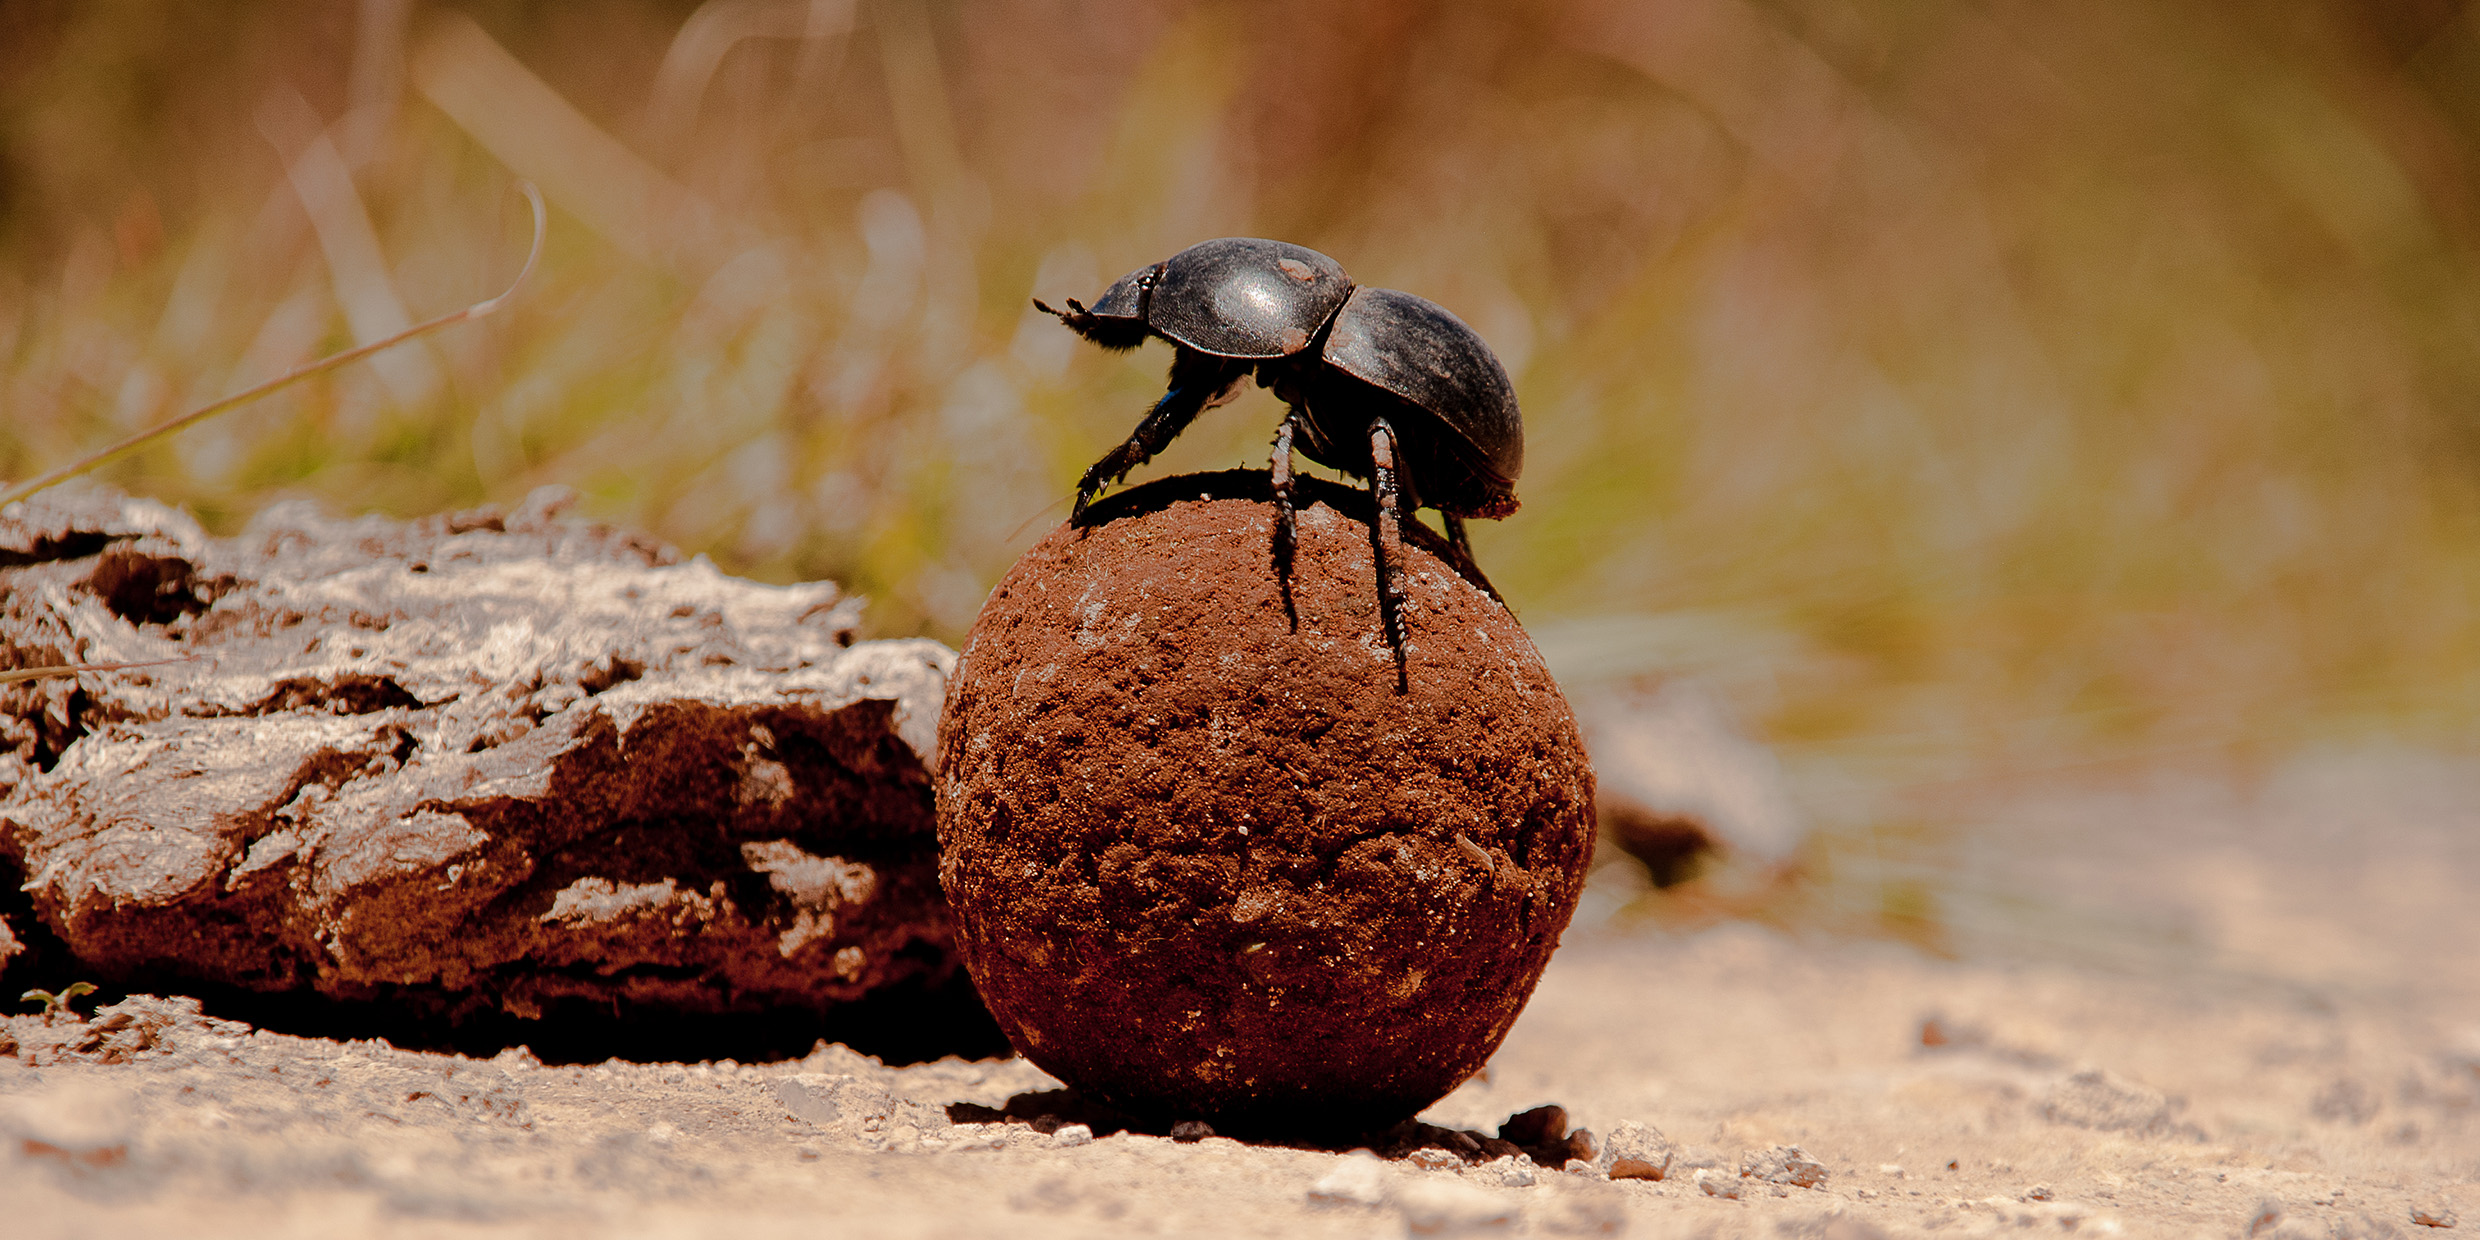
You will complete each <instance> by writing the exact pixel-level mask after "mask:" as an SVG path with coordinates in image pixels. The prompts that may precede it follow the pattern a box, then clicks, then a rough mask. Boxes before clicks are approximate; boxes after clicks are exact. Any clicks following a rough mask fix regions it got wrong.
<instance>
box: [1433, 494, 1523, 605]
mask: <svg viewBox="0 0 2480 1240" xmlns="http://www.w3.org/2000/svg"><path fill="white" fill-rule="evenodd" d="M1438 515H1439V516H1441V517H1444V518H1446V521H1447V546H1448V547H1449V548H1451V549H1453V550H1454V552H1455V557H1456V559H1457V560H1458V561H1459V563H1458V564H1457V565H1456V567H1457V568H1458V569H1460V570H1461V571H1462V572H1463V574H1464V576H1465V578H1466V579H1467V580H1469V581H1471V582H1472V583H1473V584H1474V585H1477V586H1479V587H1481V592H1482V593H1484V594H1487V595H1489V596H1490V598H1491V599H1493V600H1494V601H1496V602H1497V603H1498V605H1499V606H1501V607H1504V606H1506V605H1507V600H1506V599H1504V598H1500V597H1499V594H1498V587H1497V586H1494V585H1491V584H1490V578H1489V575H1488V574H1487V573H1484V572H1482V571H1481V562H1480V561H1479V560H1476V559H1474V558H1473V553H1472V542H1471V541H1470V540H1469V539H1467V538H1466V537H1465V536H1464V518H1462V517H1459V516H1457V515H1455V514H1454V513H1451V512H1447V511H1445V510H1443V509H1441V510H1440V511H1439V514H1438Z"/></svg>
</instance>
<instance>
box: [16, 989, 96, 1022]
mask: <svg viewBox="0 0 2480 1240" xmlns="http://www.w3.org/2000/svg"><path fill="white" fill-rule="evenodd" d="M93 993H95V984H94V983H93V982H71V983H69V984H68V985H66V986H63V987H61V988H60V992H59V993H58V994H54V993H53V992H51V991H48V990H29V991H27V992H26V993H24V994H22V995H19V996H17V1001H18V1002H20V1003H40V1004H42V1005H43V1017H44V1019H46V1020H49V1019H51V1018H52V1017H54V1016H57V1015H59V1014H60V1013H62V1012H67V1013H69V1014H70V1015H72V1016H75V1015H77V1009H75V1008H73V1007H70V1006H69V1005H70V1004H72V1003H75V1002H77V1001H78V1000H80V999H83V998H85V997H86V996H88V995H91V994H93Z"/></svg>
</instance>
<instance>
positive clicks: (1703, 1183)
mask: <svg viewBox="0 0 2480 1240" xmlns="http://www.w3.org/2000/svg"><path fill="white" fill-rule="evenodd" d="M1696 1186H1697V1187H1698V1188H1699V1189H1702V1190H1704V1193H1705V1195H1706V1196H1708V1197H1722V1198H1727V1199H1729V1200H1732V1201H1737V1200H1739V1191H1740V1183H1739V1177H1738V1176H1735V1175H1724V1174H1722V1173H1721V1172H1718V1171H1705V1170H1701V1169H1700V1170H1699V1171H1698V1172H1697V1173H1696Z"/></svg>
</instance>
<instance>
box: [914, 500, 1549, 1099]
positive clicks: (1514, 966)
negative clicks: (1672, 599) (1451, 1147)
mask: <svg viewBox="0 0 2480 1240" xmlns="http://www.w3.org/2000/svg"><path fill="white" fill-rule="evenodd" d="M1303 481H1304V483H1306V484H1308V485H1305V486H1304V488H1303V490H1302V493H1301V496H1302V501H1303V503H1304V507H1303V508H1302V509H1301V512H1300V544H1299V551H1298V553H1297V555H1296V557H1295V559H1294V563H1293V568H1292V573H1291V583H1292V589H1291V599H1292V611H1293V612H1294V613H1295V614H1296V615H1297V617H1298V623H1297V627H1295V625H1294V623H1293V622H1292V620H1291V619H1289V618H1288V617H1287V614H1286V607H1285V600H1284V594H1283V591H1282V589H1281V587H1280V585H1279V583H1278V581H1277V578H1276V576H1275V573H1274V569H1273V565H1272V559H1271V554H1270V546H1271V539H1272V528H1273V521H1274V508H1273V506H1272V504H1271V503H1270V502H1269V497H1268V489H1267V478H1266V475H1265V474H1263V473H1257V472H1247V471H1234V472H1231V473H1226V474H1215V475H1205V476H1187V477H1179V478H1170V479H1165V480H1163V481H1161V482H1157V483H1153V484H1150V485H1148V486H1144V487H1140V488H1137V489H1135V490H1131V491H1127V492H1123V493H1121V494H1120V495H1117V496H1114V497H1112V498H1111V499H1109V500H1107V501H1105V502H1104V503H1102V504H1100V505H1097V506H1096V508H1095V510H1094V512H1093V514H1092V515H1093V517H1094V518H1095V520H1094V521H1092V522H1089V523H1088V525H1087V526H1086V527H1084V528H1081V529H1077V528H1067V527H1062V528H1061V529H1059V530H1057V531H1055V532H1053V533H1052V534H1051V535H1050V536H1049V537H1048V538H1046V539H1044V540H1043V541H1042V542H1041V543H1040V544H1039V545H1037V546H1035V547H1034V548H1033V550H1032V551H1030V552H1028V553H1026V555H1025V557H1024V558H1023V559H1022V560H1020V561H1018V562H1017V564H1016V566H1015V568H1014V569H1012V570H1011V571H1010V572H1009V573H1008V575H1007V578H1006V579H1005V580H1004V581H1002V582H1000V584H999V587H998V588H997V589H996V590H995V591H993V592H992V594H991V597H990V601H989V602H988V603H987V604H986V605H985V606H984V607H983V609H982V613H981V616H980V618H979V619H977V620H976V621H975V622H974V626H973V631H972V634H971V635H970V636H969V637H968V638H967V640H966V643H965V648H964V654H963V659H962V663H961V665H960V666H959V668H958V670H957V673H956V679H955V681H954V682H953V683H952V685H951V686H950V688H949V692H948V698H947V704H946V712H945V714H944V716H943V717H942V718H941V721H940V727H939V740H940V748H941V753H942V755H943V773H942V774H941V776H940V780H941V784H940V795H939V838H940V878H941V881H942V883H943V884H944V886H945V887H946V890H947V895H948V900H949V903H950V905H951V907H952V909H953V912H954V914H955V917H956V922H957V928H958V933H959V937H960V940H961V946H962V948H963V951H964V955H965V960H966V964H967V967H968V968H970V969H971V970H972V972H973V977H974V980H975V982H976V984H977V985H978V986H979V987H980V989H981V992H982V996H983V998H984V999H985V1000H986V1001H987V1002H988V1003H989V1005H990V1009H991V1011H992V1013H993V1014H994V1015H996V1016H997V1017H998V1019H999V1022H1000V1024H1001V1026H1002V1027H1004V1028H1005V1029H1006V1030H1007V1031H1008V1035H1009V1037H1010V1038H1011V1039H1012V1040H1013V1041H1014V1043H1015V1045H1016V1047H1017V1049H1018V1050H1019V1051H1021V1052H1023V1054H1024V1055H1025V1056H1026V1058H1028V1059H1030V1060H1032V1061H1033V1062H1034V1063H1036V1064H1039V1065H1041V1066H1042V1067H1043V1068H1044V1069H1045V1070H1047V1071H1049V1072H1051V1073H1053V1074H1054V1075H1056V1076H1058V1077H1059V1078H1060V1079H1062V1080H1064V1081H1066V1082H1068V1083H1069V1084H1070V1085H1073V1086H1075V1087H1076V1088H1077V1089H1079V1090H1081V1091H1083V1092H1085V1093H1086V1094H1088V1095H1090V1096H1093V1097H1096V1098H1099V1099H1101V1100H1103V1101H1106V1102H1108V1103H1110V1104H1112V1105H1115V1106H1118V1107H1121V1108H1123V1109H1126V1110H1129V1111H1132V1112H1135V1113H1137V1114H1139V1115H1144V1116H1152V1117H1156V1118H1158V1119H1184V1118H1203V1119H1206V1120H1209V1121H1210V1122H1212V1123H1213V1125H1214V1127H1215V1128H1216V1129H1218V1130H1220V1131H1223V1132H1240V1133H1265V1134H1286V1133H1290V1134H1303V1135H1307V1134H1314V1133H1318V1132H1327V1133H1341V1132H1352V1131H1368V1130H1371V1129H1375V1128H1379V1127H1383V1126H1385V1125H1387V1124H1390V1123H1393V1122H1395V1121H1397V1120H1400V1119H1403V1118H1405V1117H1407V1116H1409V1115H1411V1114H1413V1113H1414V1112H1416V1111H1418V1110H1419V1109H1420V1108H1422V1107H1424V1106H1427V1105H1428V1104H1429V1103H1431V1102H1433V1101H1435V1100H1436V1099H1438V1098H1439V1097H1440V1096H1441V1095H1443V1094H1445V1093H1446V1092H1447V1091H1448V1090H1450V1089H1452V1088H1454V1087H1455V1086H1456V1084H1457V1083H1458V1082H1460V1081H1462V1080H1463V1079H1464V1078H1465V1077H1466V1076H1468V1075H1470V1074H1471V1073H1472V1072H1473V1071H1474V1070H1476V1069H1478V1068H1479V1067H1480V1066H1481V1065H1482V1064H1483V1062H1484V1061H1486V1060H1487V1059H1488V1057H1489V1055H1490V1053H1491V1052H1492V1051H1494V1050H1495V1049H1497V1047H1498V1044H1499V1041H1500V1040H1501V1039H1502V1038H1503V1037H1505V1036H1506V1033H1507V1029H1508V1027H1509V1026H1510V1025H1511V1024H1513V1023H1514V1021H1515V1018H1516V1014H1517V1013H1518V1012H1519V1011H1520V1010H1522V1008H1523V1006H1524V1002H1525V1000H1526V998H1527V997H1529V996H1530V995H1531V993H1532V990H1533V984H1534V982H1535V981H1536V980H1537V979H1538V978H1539V977H1540V975H1541V970H1542V967H1543V965H1545V964H1546V963H1547V962H1548V960H1549V958H1550V952H1551V949H1552V948H1553V947H1554V946H1556V945H1557V942H1558V938H1559V934H1560V932H1561V931H1562V930H1563V929H1565V928H1566V925H1567V921H1568V918H1569V916H1570V915H1571V914H1572V913H1573V912H1574V911H1575V905H1576V897H1577V893H1578V890H1579V889H1580V887H1581V886H1582V884H1583V880H1584V871H1585V865H1586V862H1587V860H1588V858H1589V857H1590V854H1591V851H1592V839H1593V775H1592V771H1591V769H1590V768H1589V767H1588V766H1587V764H1586V761H1585V756H1584V750H1583V747H1582V746H1581V744H1580V743H1579V742H1578V740H1577V735H1576V725H1575V721H1574V718H1573V716H1572V715H1571V714H1570V713H1569V710H1568V707H1567V704H1566V702H1565V701H1564V700H1563V699H1561V697H1560V696H1559V691H1558V688H1557V686H1556V685H1554V684H1553V683H1552V682H1551V679H1550V675H1549V673H1548V672H1547V671H1546V670H1545V669H1544V668H1543V666H1542V662H1541V659H1540V656H1539V655H1538V654H1537V653H1536V652H1535V650H1534V648H1533V644H1532V642H1531V640H1530V639H1528V638H1527V637H1526V636H1525V634H1524V631H1523V629H1522V628H1520V627H1519V626H1518V625H1517V624H1516V621H1515V619H1514V617H1513V616H1511V615H1509V614H1508V612H1507V610H1506V608H1504V607H1503V606H1501V605H1500V604H1499V603H1497V602H1496V601H1495V600H1493V599H1492V598H1490V596H1489V595H1488V594H1486V593H1484V592H1483V591H1482V590H1481V589H1480V588H1478V587H1477V586H1476V585H1474V584H1473V583H1472V582H1470V581H1468V580H1466V579H1465V578H1464V577H1463V576H1460V575H1458V573H1457V572H1456V571H1455V570H1453V569H1452V568H1450V567H1449V566H1448V564H1449V561H1448V560H1447V559H1446V558H1445V556H1446V554H1447V549H1446V547H1445V545H1444V544H1443V543H1442V542H1440V541H1439V540H1437V539H1435V538H1434V537H1431V536H1429V535H1428V532H1427V531H1426V530H1425V529H1423V530H1418V531H1409V530H1408V531H1407V534H1408V535H1409V537H1408V539H1407V547H1406V553H1407V564H1406V569H1407V571H1406V574H1405V576H1406V591H1407V593H1408V595H1409V605H1408V606H1407V608H1406V622H1407V626H1408V629H1409V634H1410V641H1409V642H1408V643H1407V649H1408V651H1409V692H1407V693H1399V692H1397V685H1396V676H1395V664H1394V656H1393V654H1392V652H1391V651H1390V649H1389V647H1388V645H1387V642H1386V640H1385V637H1384V635H1383V634H1382V632H1381V631H1380V629H1379V621H1378V609H1377V577H1376V570H1375V568H1374V561H1373V556H1372V553H1371V547H1370V542H1371V539H1370V533H1369V530H1370V527H1369V524H1368V521H1367V513H1368V511H1369V508H1368V500H1367V497H1366V496H1365V495H1364V494H1363V493H1361V492H1358V491H1354V490H1351V489H1348V488H1345V487H1341V486H1336V485H1333V484H1329V483H1324V482H1320V481H1317V480H1313V479H1304V480H1303Z"/></svg>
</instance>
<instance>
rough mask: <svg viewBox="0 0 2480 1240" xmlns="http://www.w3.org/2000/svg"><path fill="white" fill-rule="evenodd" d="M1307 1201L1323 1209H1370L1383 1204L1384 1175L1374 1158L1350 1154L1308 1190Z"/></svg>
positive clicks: (1363, 1152)
mask: <svg viewBox="0 0 2480 1240" xmlns="http://www.w3.org/2000/svg"><path fill="white" fill-rule="evenodd" d="M1309 1200H1310V1201H1312V1202H1315V1203H1319V1204H1324V1205H1355V1206H1374V1205H1380V1204H1383V1203H1384V1202H1385V1201H1386V1173H1385V1171H1384V1169H1383V1168H1382V1167H1380V1165H1379V1163H1378V1158H1377V1155H1375V1154H1372V1153H1370V1152H1369V1151H1367V1150H1354V1151H1352V1152H1351V1153H1349V1154H1346V1155H1344V1156H1343V1157H1342V1158H1339V1159H1337V1160H1335V1168H1334V1170H1332V1171H1329V1172H1327V1173H1326V1174H1325V1175H1324V1176H1322V1177H1320V1178H1319V1179H1318V1182H1317V1183H1315V1184H1312V1185H1310V1186H1309Z"/></svg>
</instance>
